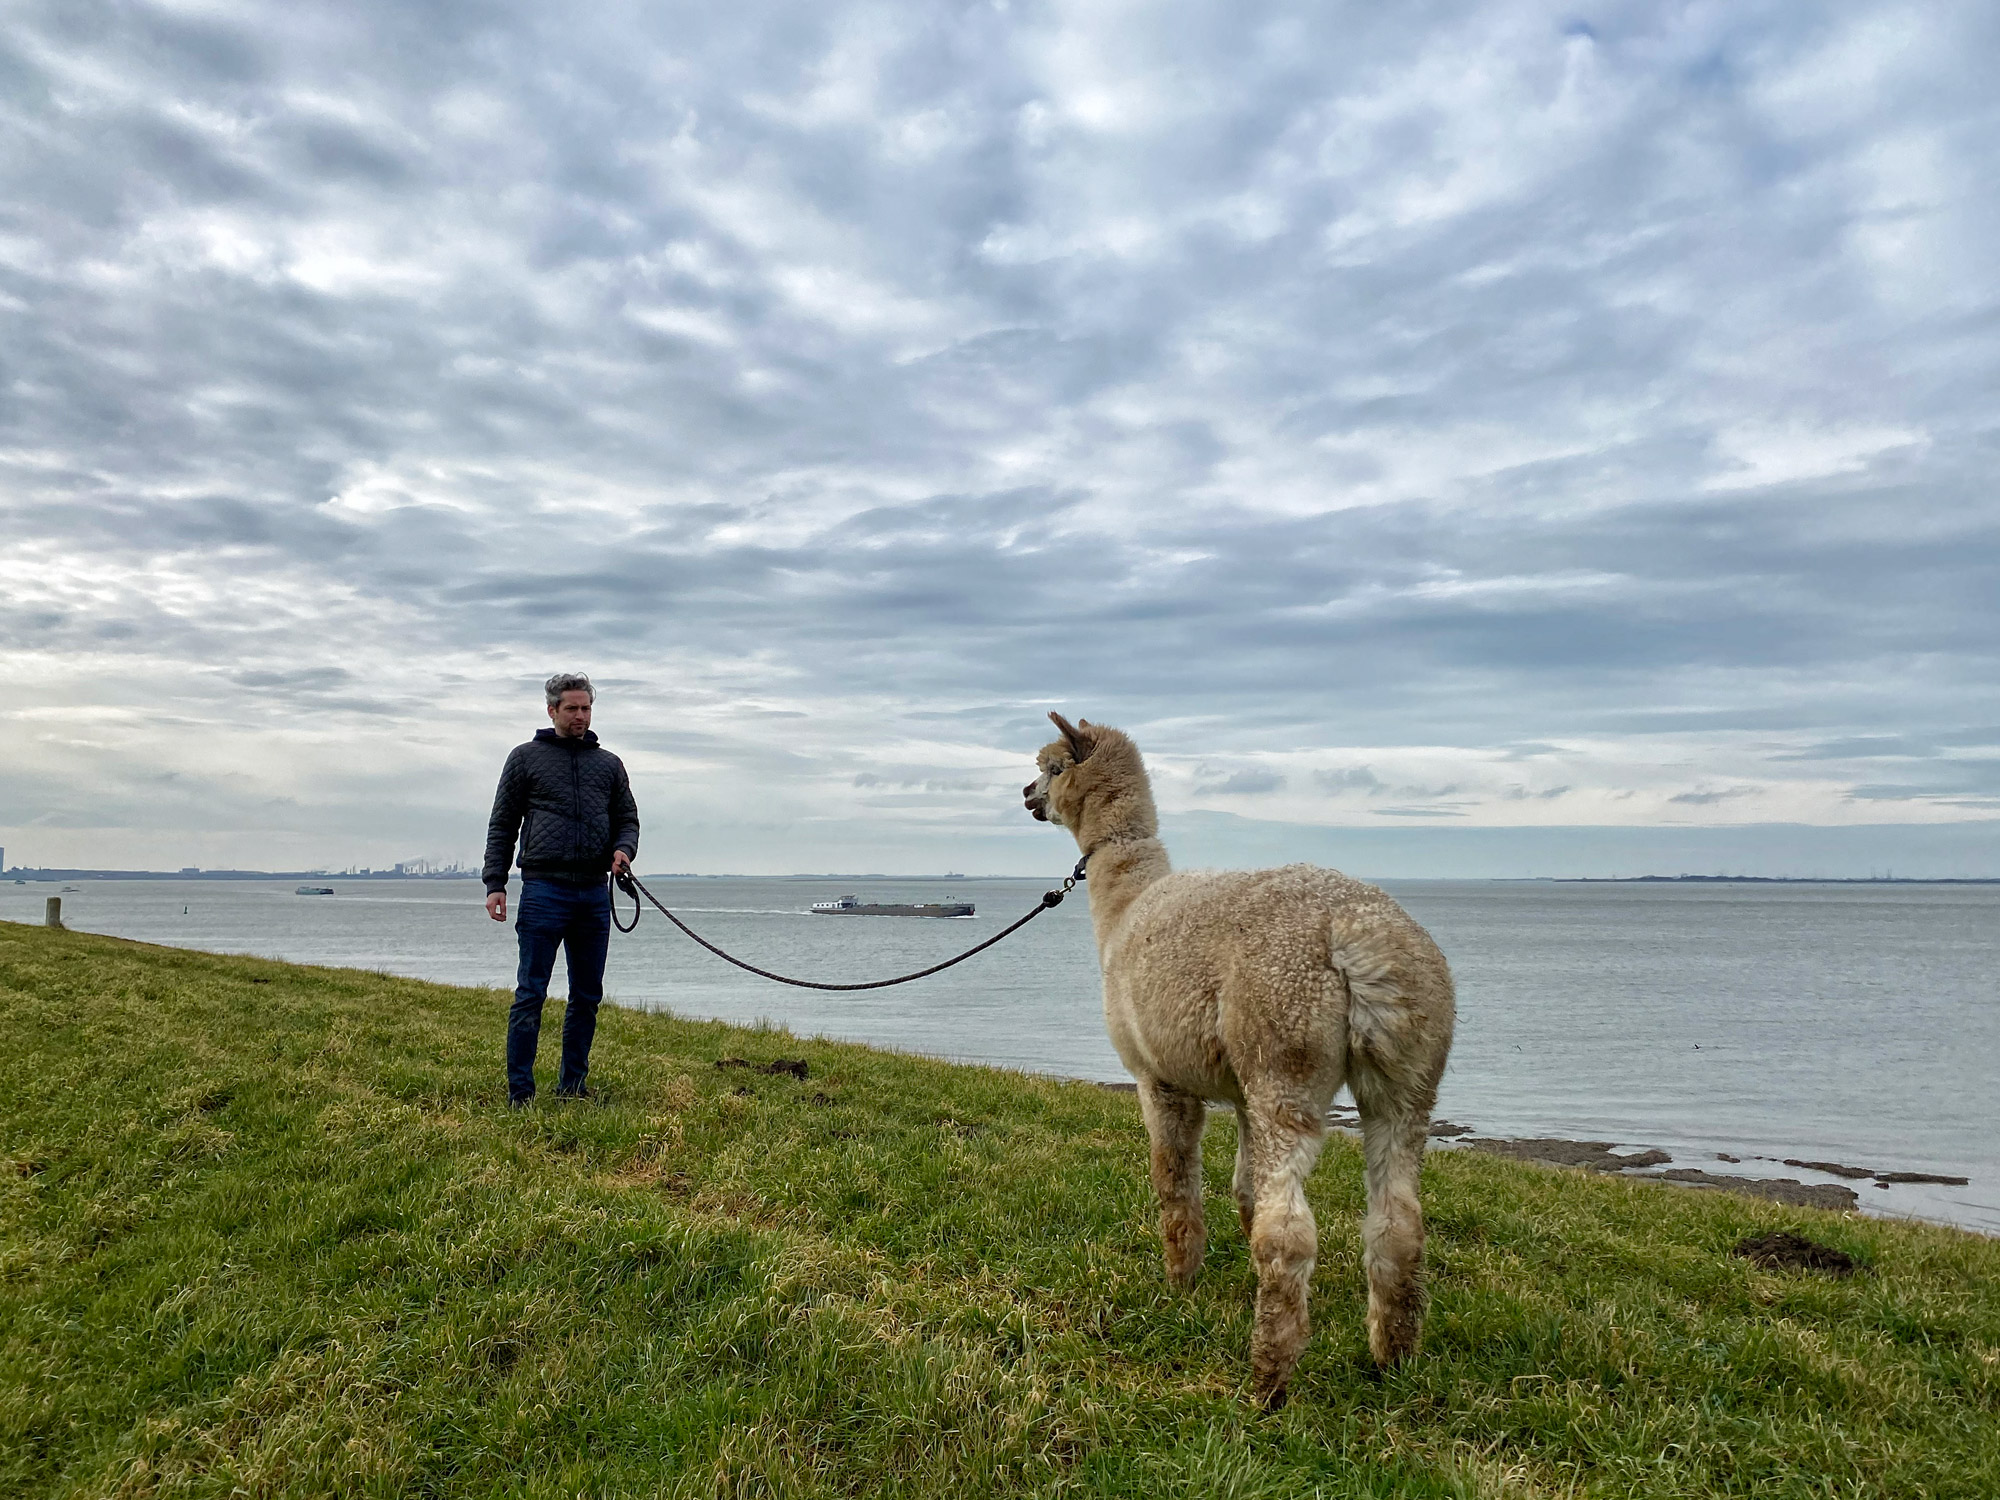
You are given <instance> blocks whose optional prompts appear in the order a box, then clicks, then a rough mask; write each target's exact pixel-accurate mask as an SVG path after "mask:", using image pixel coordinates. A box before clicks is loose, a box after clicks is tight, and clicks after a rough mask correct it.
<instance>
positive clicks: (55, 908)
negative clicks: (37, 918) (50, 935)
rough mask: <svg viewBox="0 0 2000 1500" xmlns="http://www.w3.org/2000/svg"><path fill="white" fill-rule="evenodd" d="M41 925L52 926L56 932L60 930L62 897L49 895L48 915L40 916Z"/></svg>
mask: <svg viewBox="0 0 2000 1500" xmlns="http://www.w3.org/2000/svg"><path fill="white" fill-rule="evenodd" d="M42 925H43V926H44V927H53V928H55V929H56V931H58V932H61V931H62V897H60V896H51V897H49V909H48V915H46V916H45V917H43V918H42Z"/></svg>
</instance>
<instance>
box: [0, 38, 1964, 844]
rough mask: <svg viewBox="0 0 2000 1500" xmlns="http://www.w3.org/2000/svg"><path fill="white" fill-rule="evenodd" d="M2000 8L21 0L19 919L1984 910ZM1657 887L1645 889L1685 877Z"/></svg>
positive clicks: (4, 719)
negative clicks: (615, 846) (1621, 894)
mask: <svg viewBox="0 0 2000 1500" xmlns="http://www.w3.org/2000/svg"><path fill="white" fill-rule="evenodd" d="M1997 64H2000V10H1996V8H1994V7H1992V6H1988V5H1974V4H1969V3H1968V4H1963V5H1959V4H1921V5H1909V6H1895V5H1887V4H1871V3H1860V0H1857V3H1853V4H1844V5H1840V6H1799V5H1785V4H1757V3H1742V0H1728V3H1693V4H1688V3H1683V4H1673V3H1669V4H1657V3H1649V4H1630V5H1612V4H1594V3H1579V4H1563V5H1558V4H1542V3H1508V0H1484V3H1472V4H1450V3H1431V4H1418V5H1406V6H1384V5H1375V4H1369V5H1364V4H1356V3H1347V4H1323V5H1315V6H1271V5H1260V4H1257V3H1254V0H1230V3H1227V4H1214V5H1199V4H1178V5H1168V4H1153V5H1136V4H1089V3H1075V4H1064V5H1054V4H1026V3H1010V0H991V3H983V4H972V3H959V4H951V3H943V4H939V3H926V4H915V3H896V0H890V3H879V4H848V3H842V0H815V3H812V4H796V3H794V4H779V3H758V0H749V3H741V4H734V5H728V6H717V5H711V4H700V5H695V4H660V3H647V4H643V5H629V6H622V5H618V4H615V3H607V4H593V5H588V6H574V7H565V6H562V5H559V4H550V3H547V0H533V3H522V4H518V5H508V4H505V3H487V0H481V3H476V4H475V3H471V0H464V3H461V0H395V3H382V0H340V3H337V4H322V3H314V0H285V3H283V4H276V3H270V4H245V3H231V0H150V3H140V0H123V3H116V0H40V3H37V0H15V3H10V4H9V5H8V6H6V8H5V9H4V11H0V527H4V533H0V534H3V535H4V542H0V677H4V687H5V692H4V706H0V844H4V846H5V848H6V851H7V853H6V857H7V860H8V862H9V863H10V864H36V865H117V866H150V867H162V866H165V867H175V866H179V865H182V864H200V865H203V866H211V867H213V866H225V865H242V866H256V867H265V868H271V867H286V868H297V867H309V866H314V865H320V864H327V865H331V866H344V865H347V864H349V863H357V864H368V863H376V864H380V863H386V862H388V861H391V860H395V859H407V858H415V857H429V858H444V859H450V858H469V857H473V856H475V855H476V851H477V848H478V844H479V838H480V832H481V829H482V828H483V824H484V818H485V812H486V807H487V804H488V802H489V800H490V797H491V793H492V782H493V778H494V775H495V773H496V771H497V768H498V765H499V761H500V759H501V757H502V756H503V754H504V753H505V751H506V749H507V747H508V746H509V745H510V744H512V743H514V742H516V741H517V740H519V739H522V738H525V737H526V735H527V734H528V733H529V732H531V731H532V730H533V729H534V728H535V727H536V726H537V725H538V724H540V723H543V722H545V720H544V719H543V717H542V713H541V704H540V699H539V683H540V680H541V679H542V678H543V677H544V676H545V675H546V674H547V673H549V672H550V671H553V670H557V669H561V668H572V669H582V670H587V671H589V672H591V673H592V674H593V676H595V677H596V678H597V680H598V682H599V684H600V687H601V690H602V696H601V698H600V701H599V707H598V729H599V731H600V733H601V734H602V735H603V736H604V738H605V740H606V742H607V743H608V744H609V745H611V747H612V748H614V749H616V750H618V751H619V752H620V753H621V754H623V755H624V756H625V757H626V760H627V762H628V764H629V765H630V767H631V769H632V773H633V779H634V783H635V786H636V788H637V790H638V794H639V798H640V803H641V808H642V811H643V812H644V814H645V816H646V823H647V829H648V832H647V836H646V840H645V846H644V850H643V857H642V859H641V861H640V865H641V868H642V869H648V870H700V871H749V872H784V871H791V870H827V869H835V870H871V869H887V870H918V871H921V870H940V869H947V868H954V869H960V870H968V871H975V872H981V871H995V872H1000V871H1005V872H1038V873H1039V872H1044V871H1050V870H1058V869H1060V867H1062V866H1063V865H1064V864H1065V863H1066V857H1065V844H1064V839H1063V836H1062V835H1061V834H1060V833H1052V832H1051V831H1050V830H1048V829H1047V828H1044V827H1041V826H1039V825H1035V824H1032V823H1030V822H1028V821H1027V820H1026V819H1025V817H1024V816H1023V815H1022V813H1021V811H1020V804H1019V797H1018V788H1019V786H1020V784H1021V783H1022V782H1023V781H1024V780H1025V779H1026V776H1027V768H1028V762H1029V759H1030V756H1031V755H1032V752H1033V750H1034V748H1035V747H1036V746H1037V745H1038V744H1039V743H1040V742H1041V741H1042V740H1043V739H1045V738H1046V734H1045V729H1046V726H1045V724H1044V722H1043V714H1044V713H1045V711H1046V710H1047V709H1049V708H1051V707H1056V708H1061V709H1063V710H1065V711H1066V712H1068V713H1070V714H1071V715H1073V716H1074V715H1078V714H1082V715H1086V716H1088V717H1090V718H1093V719H1099V720H1102V721H1105V722H1110V723H1114V724H1118V725H1121V726H1122V727H1125V728H1127V729H1129V730H1131V731H1132V732H1133V733H1134V734H1135V735H1136V736H1138V738H1139V739H1140V743H1141V744H1142V746H1143V747H1144V748H1145V750H1146V751H1147V753H1148V759H1149V762H1150V764H1151V765H1152V767H1153V769H1154V773H1155V777H1156V781H1157V783H1158V788H1159V794H1160V800H1161V803H1162V806H1163V809H1164V810H1165V812H1166V814H1167V818H1168V826H1169V832H1170V834H1171V835H1173V836H1174V837H1175V839H1176V840H1177V842H1178V843H1179V844H1180V845H1182V846H1183V847H1184V850H1185V852H1187V853H1190V854H1192V855H1195V856H1197V857H1199V858H1201V859H1203V860H1208V861H1220V862H1236V861H1239V860H1249V859H1259V860H1261V859H1265V858H1282V857H1298V856H1303V857H1312V858H1320V859H1325V860H1328V861H1329V862H1335V863H1345V864H1347V865H1348V866H1349V867H1350V868H1353V869H1355V870H1356V872H1357V873H1362V874H1369V873H1374V874H1448V873H1456V872H1461V871H1463V872H1468V873H1472V872H1476V873H1509V872H1512V873H1571V872H1573V871H1575V872H1581V871H1591V872H1598V873H1603V872H1606V871H1608V870H1621V869H1622V870H1624V871H1626V872H1628V873H1629V872H1633V871H1634V870H1635V869H1636V868H1641V867H1644V868H1657V867H1658V861H1661V860H1667V859H1678V860H1681V861H1683V862H1682V863H1681V864H1679V865H1676V866H1674V867H1675V868H1693V869H1707V868H1710V867H1716V868H1719V867H1721V866H1723V865H1725V864H1726V865H1729V866H1730V867H1732V868H1738V869H1745V870H1749V869H1762V870H1764V871H1765V872H1766V873H1774V872H1775V871H1776V868H1778V867H1782V868H1786V869H1791V870H1793V871H1795V872H1798V873H1807V872H1808V869H1810V871H1811V872H1816V873H1830V874H1844V873H1867V872H1868V870H1869V869H1871V868H1874V867H1876V866H1878V865H1880V864H1882V863H1884V862H1889V863H1898V862H1900V863H1899V868H1900V870H1901V871H1904V872H1908V873H1920V871H1918V870H1917V869H1915V868H1914V867H1913V865H1912V861H1916V862H1918V863H1922V864H1926V865H1927V866H1928V867H1929V868H1928V870H1926V871H1922V872H1927V873H1983V874H2000V686H1996V683H2000V673H1996V670H1995V669H1996V665H2000V661H1996V658H1997V657H2000V619H1996V615H2000V569H1997V568H1996V563H2000V501H1996V496H1995V474H1996V468H2000V464H1996V460H2000V401H1996V397H2000V388H1997V387H2000V381H1996V374H1997V373H2000V252H1996V249H1995V247H1996V246H2000V194H1996V193H1995V191H1994V189H1993V183H1994V180H1995V178H1996V174H1997V173H2000V105H1996V99H2000V95H1996V94H1995V91H1994V89H1993V83H1992V80H1993V77H1994V74H1995V70H1996V65H1997ZM1649 862H1651V863H1649Z"/></svg>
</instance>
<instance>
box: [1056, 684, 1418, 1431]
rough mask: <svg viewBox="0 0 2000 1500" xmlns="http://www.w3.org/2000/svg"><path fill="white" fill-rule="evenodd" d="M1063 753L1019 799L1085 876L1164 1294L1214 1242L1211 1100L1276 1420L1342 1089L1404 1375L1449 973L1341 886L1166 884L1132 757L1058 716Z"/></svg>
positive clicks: (1378, 1317) (1100, 730) (1370, 1240)
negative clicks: (1161, 1252) (1230, 1169)
mask: <svg viewBox="0 0 2000 1500" xmlns="http://www.w3.org/2000/svg"><path fill="white" fill-rule="evenodd" d="M1049 718H1050V719H1052V720H1053V721H1054V722H1055V725H1056V728H1058V729H1059V730H1061V731H1062V738H1061V739H1058V740H1054V741H1052V742H1050V743H1049V744H1048V745H1045V746H1044V747H1043V748H1042V750H1041V752H1040V754H1039V755H1037V757H1036V766H1037V769H1038V771H1039V774H1038V775H1037V776H1036V777H1035V779H1034V780H1033V781H1032V782H1030V783H1029V784H1028V785H1027V786H1025V787H1023V788H1022V796H1023V798H1024V799H1025V801H1026V803H1027V807H1028V811H1029V812H1030V813H1032V814H1033V815H1034V816H1035V817H1036V818H1037V819H1038V820H1040V821H1043V822H1051V823H1056V824H1058V825H1060V826H1061V827H1064V828H1067V829H1069V830H1070V832H1071V833H1073V834H1074V835H1075V836H1076V842H1077V847H1078V848H1079V849H1081V850H1082V851H1083V855H1084V858H1085V860H1086V861H1087V865H1086V868H1087V872H1088V878H1089V881H1090V919H1091V925H1092V926H1093V927H1094V928H1095V929H1096V934H1097V954H1098V962H1099V965H1100V967H1101V968H1102V970H1103V974H1104V1020H1105V1025H1106V1028H1107V1029H1108V1030H1109V1031H1110V1034H1111V1042H1112V1045H1113V1046H1115V1047H1116V1048H1117V1049H1118V1055H1119V1056H1120V1057H1121V1058H1122V1059H1124V1062H1125V1066H1126V1067H1127V1068H1128V1069H1130V1070H1131V1073H1132V1076H1133V1077H1134V1078H1136V1079H1137V1080H1138V1082H1139V1105H1140V1109H1141V1111H1142V1112H1143V1114H1144V1116H1145V1121H1146V1133H1147V1135H1148V1137H1149V1138H1150V1140H1151V1143H1152V1177H1153V1188H1154V1191H1155V1192H1156V1193H1157V1194H1158V1196H1159V1200H1160V1238H1161V1240H1162V1242H1163V1246H1164V1249H1165V1252H1166V1265H1167V1279H1168V1280H1169V1281H1170V1282H1172V1283H1173V1284H1174V1285H1175V1286H1180V1287H1185V1286H1187V1285H1189V1284H1190V1283H1192V1282H1193V1280H1194V1278H1195V1275H1196V1273H1197V1272H1199V1271H1200V1269H1201V1262H1202V1255H1203V1252H1204V1250H1205V1249H1206V1246H1207V1230H1206V1228H1205V1226H1204V1224H1203V1220H1202V1208H1201V1132H1202V1126H1203V1124H1204V1122H1205V1120H1206V1117H1207V1111H1208V1101H1210V1100H1227V1101H1228V1102H1229V1103H1230V1104H1232V1105H1234V1106H1235V1109H1236V1120H1237V1131H1236V1171H1235V1176H1234V1180H1233V1183H1232V1187H1233V1190H1234V1194H1235V1198H1236V1208H1237V1213H1238V1215H1239V1216H1240V1217H1241V1219H1242V1222H1243V1232H1244V1236H1245V1238H1247V1239H1248V1240H1249V1242H1250V1254H1251V1259H1252V1261H1253V1262H1254V1264H1255V1266H1256V1270H1257V1314H1256V1324H1255V1330H1254V1332H1253V1333H1252V1335H1251V1340H1250V1369H1251V1382H1252V1392H1253V1394H1254V1395H1255V1396H1256V1397H1257V1399H1258V1400H1260V1401H1261V1402H1263V1403H1264V1404H1265V1405H1267V1406H1276V1405H1279V1404H1281V1403H1282V1402H1283V1400H1284V1398H1285V1391H1286V1385H1287V1382H1288V1381H1289V1380H1290V1378H1291V1374H1292V1370H1293V1368H1294V1367H1295V1366H1296V1365H1297V1364H1298V1361H1299V1356H1300V1354H1301V1353H1302V1352H1303V1351H1304V1348H1305V1343H1306V1335H1307V1332H1308V1329H1309V1324H1308V1319H1307V1311H1306V1302H1307V1294H1308V1291H1309V1289H1310V1286H1311V1282H1312V1271H1313V1263H1314V1260H1315V1259H1316V1257H1317V1254H1318V1249H1319V1237H1318V1230H1317V1226H1316V1225H1315V1224H1314V1222H1313V1215H1312V1209H1311V1208H1310V1207H1309V1206H1308V1205H1307V1203H1306V1197H1305V1187H1304V1184H1305V1179H1306V1176H1307V1174H1308V1173H1310V1172H1311V1171H1312V1168H1313V1164H1314V1162H1316V1161H1317V1160H1318V1158H1319V1153H1320V1148H1321V1146H1322V1145H1324V1143H1325V1140H1326V1128H1327V1127H1326V1119H1327V1109H1328V1107H1329V1106H1330V1105H1331V1104H1332V1103H1333V1096H1334V1094H1335V1093H1336V1092H1337V1091H1338V1090H1339V1088H1340V1086H1341V1085H1342V1084H1343V1083H1345V1084H1346V1085H1347V1086H1348V1088H1349V1090H1350V1091H1351V1092H1352V1093H1353V1095H1354V1102H1355V1104H1356V1106H1357V1107H1358V1108H1359V1110H1360V1113H1361V1126H1362V1149H1363V1155H1364V1158H1365V1160H1366V1174H1367V1182H1368V1213H1367V1217H1366V1219H1365V1220H1364V1221H1363V1224H1362V1229H1361V1238H1362V1247H1363V1260H1364V1263H1365V1266H1366V1270H1367V1277H1368V1347H1369V1352H1370V1353H1371V1354H1372V1355H1373V1356H1374V1359H1375V1362H1376V1363H1377V1364H1378V1365H1382V1366H1389V1365H1393V1364H1395V1363H1396V1362H1397V1361H1399V1360H1401V1359H1404V1358H1406V1357H1407V1356H1408V1355H1410V1354H1411V1353H1412V1352H1413V1351H1414V1350H1415V1348H1416V1346H1417V1336H1418V1333H1419V1330H1420V1328H1421V1326H1422V1323H1423V1309H1424V1298H1423V1286H1422V1279H1421V1276H1422V1266H1423V1252H1424V1221H1423V1211H1422V1209H1421V1208H1420V1206H1419V1205H1418V1201H1417V1180H1418V1173H1419V1169H1420V1167H1421V1165H1422V1161H1423V1152H1424V1142H1425V1138H1426V1136H1427V1134H1428V1132H1429V1128H1430V1115H1431V1108H1432V1105H1433V1104H1434V1103H1435V1102H1436V1099H1437V1086H1438V1079H1439V1077H1440V1076H1441V1075H1442V1074H1443V1072H1444V1063H1445V1054H1446V1053H1447V1052H1448V1051H1450V1049H1451V1032H1452V1021H1453V1016H1454V1002H1453V997H1452V984H1451V971H1450V970H1449V969H1448V968H1447V967H1446V965H1445V961H1444V955H1443V954H1441V953H1439V952H1438V949H1437V945H1436V944H1435V943H1433V942H1432V941H1431V939H1430V935H1429V934H1428V933H1426V932H1425V931H1424V929H1423V928H1421V927H1419V926H1418V925H1417V924H1416V922H1414V921H1413V920H1411V918H1410V917H1409V915H1408V914H1407V913H1406V912H1404V911H1403V909H1402V908H1401V907H1399V906H1398V905H1397V904H1396V903H1395V902H1394V901H1392V900H1391V899H1390V898H1389V897H1388V896H1387V895H1385V894H1384V893H1383V892H1381V891H1379V890H1377V889H1376V888H1375V887H1373V886H1370V885H1363V884H1362V883H1361V882H1360V881H1358V880H1351V879H1349V878H1348V877H1347V876H1345V875H1342V874H1339V873H1338V872H1336V871H1333V870H1323V869H1318V868H1315V867H1314V866H1312V865H1289V866H1287V867H1285V868H1284V869H1279V870H1257V871H1241V872H1239V871H1197V872H1188V873H1179V874H1176V873H1172V870H1171V866H1170V865H1169V863H1168V860H1167V851H1166V848H1165V847H1164V846H1163V845H1162V844H1161V843H1160V839H1159V818H1158V815H1157V814H1156V813H1155V812H1154V810H1153V793H1152V788H1151V786H1150V784H1149V783H1148V781H1147V777H1146V768H1145V765H1144V763H1143V762H1142V761H1141V760H1140V758H1139V750H1138V747H1137V746H1136V745H1134V744H1133V743H1132V741H1131V740H1130V739H1129V738H1128V737H1127V736H1126V735H1125V734H1123V733H1122V732H1120V731H1119V730H1116V729H1109V728H1106V727H1105V726H1103V725H1094V724H1092V723H1091V722H1090V721H1089V720H1088V719H1085V720H1082V721H1081V722H1079V723H1077V724H1071V723H1070V722H1069V721H1068V720H1067V719H1065V718H1063V717H1062V715H1060V714H1050V715H1049Z"/></svg>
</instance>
